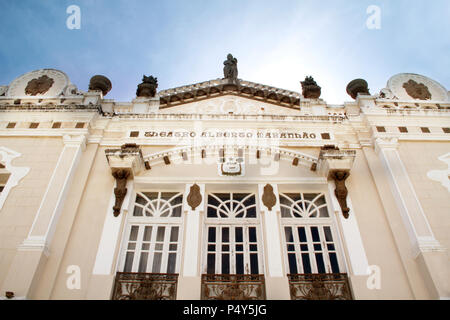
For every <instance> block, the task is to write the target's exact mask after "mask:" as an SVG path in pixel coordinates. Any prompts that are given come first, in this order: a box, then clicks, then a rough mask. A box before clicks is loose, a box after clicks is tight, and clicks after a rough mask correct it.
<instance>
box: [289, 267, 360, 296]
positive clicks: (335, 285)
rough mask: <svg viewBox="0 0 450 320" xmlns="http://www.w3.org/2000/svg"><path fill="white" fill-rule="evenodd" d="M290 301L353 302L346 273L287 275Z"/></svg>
mask: <svg viewBox="0 0 450 320" xmlns="http://www.w3.org/2000/svg"><path fill="white" fill-rule="evenodd" d="M288 279H289V289H290V292H291V299H292V300H353V298H352V293H351V290H350V284H349V282H348V277H347V274H346V273H318V274H288Z"/></svg>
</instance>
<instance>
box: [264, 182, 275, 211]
mask: <svg viewBox="0 0 450 320" xmlns="http://www.w3.org/2000/svg"><path fill="white" fill-rule="evenodd" d="M262 202H263V204H264V205H265V206H266V207H267V209H269V211H272V208H273V207H274V206H275V204H276V203H277V197H276V196H275V194H274V193H273V187H272V185H270V184H266V186H265V187H264V193H263V195H262Z"/></svg>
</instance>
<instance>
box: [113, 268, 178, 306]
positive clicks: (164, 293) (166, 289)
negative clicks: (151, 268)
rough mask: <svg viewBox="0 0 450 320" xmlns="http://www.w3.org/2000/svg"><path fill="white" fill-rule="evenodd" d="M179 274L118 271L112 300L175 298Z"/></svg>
mask: <svg viewBox="0 0 450 320" xmlns="http://www.w3.org/2000/svg"><path fill="white" fill-rule="evenodd" d="M177 281H178V274H168V273H135V272H117V274H116V279H115V282H114V290H113V295H112V300H175V299H176V296H177Z"/></svg>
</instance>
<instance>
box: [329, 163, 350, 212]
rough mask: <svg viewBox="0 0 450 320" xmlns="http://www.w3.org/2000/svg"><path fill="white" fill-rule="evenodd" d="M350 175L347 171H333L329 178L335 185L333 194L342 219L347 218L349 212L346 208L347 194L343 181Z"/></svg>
mask: <svg viewBox="0 0 450 320" xmlns="http://www.w3.org/2000/svg"><path fill="white" fill-rule="evenodd" d="M349 175H350V173H349V172H347V171H342V170H339V171H334V172H332V173H331V178H332V179H333V180H334V182H335V183H336V189H335V190H334V194H335V195H336V198H337V200H338V202H339V205H340V206H341V210H342V214H343V215H344V218H345V219H347V218H348V213H349V212H350V208H349V207H348V206H347V194H348V190H347V187H346V186H345V180H346V179H347V178H348V177H349Z"/></svg>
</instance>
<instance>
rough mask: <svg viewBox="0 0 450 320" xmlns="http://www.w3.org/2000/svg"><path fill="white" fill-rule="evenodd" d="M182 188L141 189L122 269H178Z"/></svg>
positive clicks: (129, 223)
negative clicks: (152, 190)
mask: <svg viewBox="0 0 450 320" xmlns="http://www.w3.org/2000/svg"><path fill="white" fill-rule="evenodd" d="M182 204H183V193H181V192H138V193H137V194H136V199H135V203H134V209H133V213H132V215H130V216H129V217H128V221H127V226H126V229H125V237H124V240H125V241H124V243H123V245H122V252H121V259H120V261H121V262H120V264H119V269H120V271H123V272H141V273H169V274H173V273H178V272H179V267H180V257H181V245H182V243H181V240H182V222H183V221H182Z"/></svg>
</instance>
